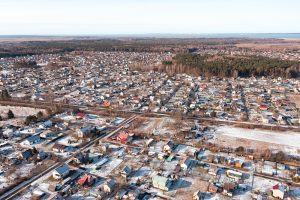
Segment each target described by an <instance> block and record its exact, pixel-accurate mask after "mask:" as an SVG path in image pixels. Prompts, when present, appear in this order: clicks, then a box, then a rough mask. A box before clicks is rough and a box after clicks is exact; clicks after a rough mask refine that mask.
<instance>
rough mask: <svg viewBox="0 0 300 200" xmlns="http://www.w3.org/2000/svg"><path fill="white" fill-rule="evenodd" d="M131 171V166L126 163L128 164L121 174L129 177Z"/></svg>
mask: <svg viewBox="0 0 300 200" xmlns="http://www.w3.org/2000/svg"><path fill="white" fill-rule="evenodd" d="M131 172H132V169H131V167H129V166H127V165H126V166H125V167H124V168H123V169H122V170H121V172H120V174H121V176H122V177H124V178H127V177H128V176H129V175H130V173H131Z"/></svg>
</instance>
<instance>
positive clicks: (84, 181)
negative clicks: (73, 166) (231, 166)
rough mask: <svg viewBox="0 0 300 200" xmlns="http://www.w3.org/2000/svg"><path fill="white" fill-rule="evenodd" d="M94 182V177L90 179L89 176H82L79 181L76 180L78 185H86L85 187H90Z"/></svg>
mask: <svg viewBox="0 0 300 200" xmlns="http://www.w3.org/2000/svg"><path fill="white" fill-rule="evenodd" d="M94 182H95V179H94V177H92V176H91V175H89V174H84V175H83V176H82V177H81V178H80V179H79V180H78V184H79V185H82V186H83V185H87V186H92V185H93V184H94Z"/></svg>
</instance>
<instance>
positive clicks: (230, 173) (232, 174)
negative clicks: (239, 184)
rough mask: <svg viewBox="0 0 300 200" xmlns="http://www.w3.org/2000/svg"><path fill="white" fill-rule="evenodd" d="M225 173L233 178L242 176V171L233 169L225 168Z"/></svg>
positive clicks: (237, 178)
mask: <svg viewBox="0 0 300 200" xmlns="http://www.w3.org/2000/svg"><path fill="white" fill-rule="evenodd" d="M226 175H227V176H228V177H229V178H232V179H234V180H239V179H242V177H243V173H241V172H238V171H234V170H227V171H226Z"/></svg>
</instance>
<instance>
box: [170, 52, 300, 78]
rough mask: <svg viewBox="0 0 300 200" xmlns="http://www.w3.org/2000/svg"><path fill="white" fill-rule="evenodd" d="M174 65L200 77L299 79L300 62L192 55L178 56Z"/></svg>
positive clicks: (174, 59)
mask: <svg viewBox="0 0 300 200" xmlns="http://www.w3.org/2000/svg"><path fill="white" fill-rule="evenodd" d="M173 65H174V67H175V68H176V66H179V68H181V69H182V66H184V68H185V69H186V71H190V70H191V68H192V69H194V70H196V71H197V73H199V75H204V76H220V77H238V76H239V77H250V76H271V77H285V78H298V77H300V62H299V61H289V60H280V59H273V58H268V57H262V56H234V57H232V56H226V55H199V54H192V53H184V54H177V55H176V56H175V57H174V58H173Z"/></svg>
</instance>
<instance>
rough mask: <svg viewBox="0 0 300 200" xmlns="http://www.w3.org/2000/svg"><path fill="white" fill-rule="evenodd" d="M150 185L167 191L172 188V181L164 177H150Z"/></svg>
mask: <svg viewBox="0 0 300 200" xmlns="http://www.w3.org/2000/svg"><path fill="white" fill-rule="evenodd" d="M152 185H153V187H155V188H158V189H161V190H164V191H169V190H170V188H171V186H172V181H171V180H170V179H168V178H166V177H163V176H158V175H155V176H153V177H152Z"/></svg>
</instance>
